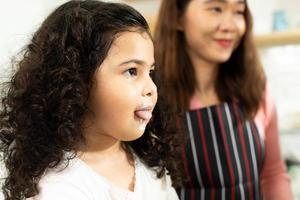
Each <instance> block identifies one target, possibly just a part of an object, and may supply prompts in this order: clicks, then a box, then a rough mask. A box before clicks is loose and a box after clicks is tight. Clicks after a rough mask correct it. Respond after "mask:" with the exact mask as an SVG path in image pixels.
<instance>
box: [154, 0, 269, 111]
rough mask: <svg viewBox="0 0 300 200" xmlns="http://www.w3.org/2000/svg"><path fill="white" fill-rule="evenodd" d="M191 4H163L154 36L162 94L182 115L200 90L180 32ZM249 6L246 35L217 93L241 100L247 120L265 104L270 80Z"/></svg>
mask: <svg viewBox="0 0 300 200" xmlns="http://www.w3.org/2000/svg"><path fill="white" fill-rule="evenodd" d="M190 1H192V0H162V3H161V7H160V11H159V15H158V19H157V23H156V27H155V34H154V42H155V61H156V65H157V69H158V71H159V79H160V80H162V81H164V84H163V85H162V87H161V88H160V89H161V90H160V93H162V94H164V95H165V96H166V99H167V100H168V101H169V102H171V103H172V105H174V106H173V107H174V110H176V111H178V112H184V111H186V110H188V109H189V103H190V99H191V97H192V96H193V95H194V93H195V89H196V78H195V72H194V69H193V65H192V62H191V60H190V58H189V56H188V53H187V51H186V49H185V46H186V41H185V37H184V33H183V32H182V31H180V30H178V28H177V27H178V26H177V25H178V21H179V18H180V17H181V16H182V15H183V14H184V12H185V9H186V7H187V5H188V4H189V2H190ZM245 4H246V10H245V14H244V17H245V21H246V33H245V35H244V36H243V38H242V39H241V42H240V44H239V46H238V47H237V49H236V50H235V51H234V52H233V54H232V56H231V57H230V59H229V60H228V61H227V62H225V63H223V64H221V66H220V70H219V73H218V77H217V81H216V90H217V94H218V97H219V98H220V100H221V101H228V100H232V98H236V99H238V100H239V101H240V102H241V103H242V104H243V105H244V108H245V112H246V115H247V117H252V116H253V115H254V114H255V113H256V111H257V110H258V108H259V106H260V103H261V102H262V99H263V94H264V91H265V86H266V78H265V74H264V71H263V68H262V65H261V63H260V60H259V56H258V54H257V51H256V47H255V44H254V40H253V35H252V17H251V13H250V10H249V8H248V5H247V1H246V0H245ZM174 100H176V101H174Z"/></svg>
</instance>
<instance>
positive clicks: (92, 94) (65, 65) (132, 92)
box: [0, 0, 178, 200]
mask: <svg viewBox="0 0 300 200" xmlns="http://www.w3.org/2000/svg"><path fill="white" fill-rule="evenodd" d="M153 53H154V48H153V43H152V40H151V36H150V34H149V29H148V25H147V23H146V21H145V19H144V18H143V17H142V16H141V15H140V14H139V13H138V12H137V11H135V10H134V9H132V8H131V7H128V6H126V5H123V4H115V3H105V2H100V1H92V0H89V1H70V2H68V3H65V4H64V5H62V6H60V7H59V8H57V9H56V10H55V11H54V12H53V13H52V14H50V16H49V17H48V18H47V19H46V20H45V21H44V23H43V24H42V25H41V27H40V28H39V30H38V31H37V32H36V33H35V35H34V36H33V39H32V41H31V43H30V44H29V45H28V47H27V50H26V52H25V54H24V58H23V59H22V60H21V61H20V63H19V65H18V68H17V71H16V73H15V74H14V75H13V77H12V79H11V81H10V82H9V83H8V86H7V87H6V89H7V90H6V93H5V96H4V98H3V100H2V110H1V113H0V121H1V122H0V130H1V132H0V138H1V150H2V152H3V156H4V158H3V159H4V162H5V165H6V167H7V177H6V179H5V183H4V185H3V193H4V196H5V199H6V200H17V199H18V200H19V199H37V200H38V199H40V200H54V199H55V200H60V199H61V200H85V199H86V200H96V199H97V200H99V199H101V200H104V199H107V200H125V199H135V200H142V199H143V200H146V199H149V200H150V199H151V200H152V199H171V200H173V199H178V197H177V194H176V192H175V190H174V189H173V188H172V186H171V181H170V177H169V175H167V170H168V172H169V173H171V174H172V176H173V180H175V179H176V173H177V172H176V160H174V148H175V147H174V145H173V144H175V142H174V141H175V138H174V137H173V135H172V134H173V132H171V131H166V130H165V128H166V124H165V123H164V116H163V115H162V114H161V112H160V110H161V109H162V105H161V104H160V103H158V105H157V107H156V108H155V110H154V111H153V109H154V106H155V104H156V101H157V91H156V86H155V84H154V83H153V81H152V79H151V74H152V71H153V70H154V55H153ZM152 111H153V117H152ZM151 118H152V119H151ZM147 124H148V125H147Z"/></svg>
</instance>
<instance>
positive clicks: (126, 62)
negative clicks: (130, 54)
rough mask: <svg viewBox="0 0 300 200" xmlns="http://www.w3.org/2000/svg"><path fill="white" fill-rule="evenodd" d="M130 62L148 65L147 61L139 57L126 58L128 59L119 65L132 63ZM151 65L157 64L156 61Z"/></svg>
mask: <svg viewBox="0 0 300 200" xmlns="http://www.w3.org/2000/svg"><path fill="white" fill-rule="evenodd" d="M130 63H135V64H137V65H142V66H147V63H146V62H145V61H143V60H139V59H130V60H126V61H124V62H122V63H120V65H119V66H122V65H126V64H130ZM150 66H151V67H154V66H155V63H152V64H151V65H150Z"/></svg>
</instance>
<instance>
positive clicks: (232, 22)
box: [179, 0, 246, 64]
mask: <svg viewBox="0 0 300 200" xmlns="http://www.w3.org/2000/svg"><path fill="white" fill-rule="evenodd" d="M245 8H246V5H245V2H244V0H191V1H190V2H189V3H188V5H187V7H186V10H185V12H184V14H183V16H182V18H181V19H180V22H179V24H180V25H179V29H181V30H182V31H183V32H184V34H185V39H186V43H187V48H188V52H189V55H190V56H191V57H194V58H198V59H199V58H200V59H203V60H205V61H206V62H212V63H216V64H220V63H223V62H226V61H227V60H228V59H229V58H230V56H231V54H232V52H233V51H234V49H235V48H236V47H237V46H238V44H239V42H240V40H241V38H242V37H243V35H244V34H245V30H246V22H245V17H244V13H245Z"/></svg>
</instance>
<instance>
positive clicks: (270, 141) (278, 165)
mask: <svg viewBox="0 0 300 200" xmlns="http://www.w3.org/2000/svg"><path fill="white" fill-rule="evenodd" d="M202 107H203V106H202V105H201V103H200V101H199V100H198V98H197V97H193V98H192V99H191V102H190V109H191V110H194V109H199V108H202ZM254 121H255V124H256V126H257V128H258V130H259V133H260V134H261V136H262V138H263V139H264V142H265V152H266V155H265V163H264V166H263V169H262V173H261V174H260V180H261V189H262V192H263V196H264V199H266V200H291V199H293V195H292V192H291V187H290V179H289V176H288V174H287V171H286V167H285V164H284V161H283V159H282V157H281V153H280V146H279V134H278V124H277V113H276V107H275V103H274V99H273V98H272V96H271V95H270V92H269V89H268V87H267V89H266V93H265V98H264V101H263V102H262V104H261V106H260V108H259V110H258V112H257V114H256V116H255V119H254Z"/></svg>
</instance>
